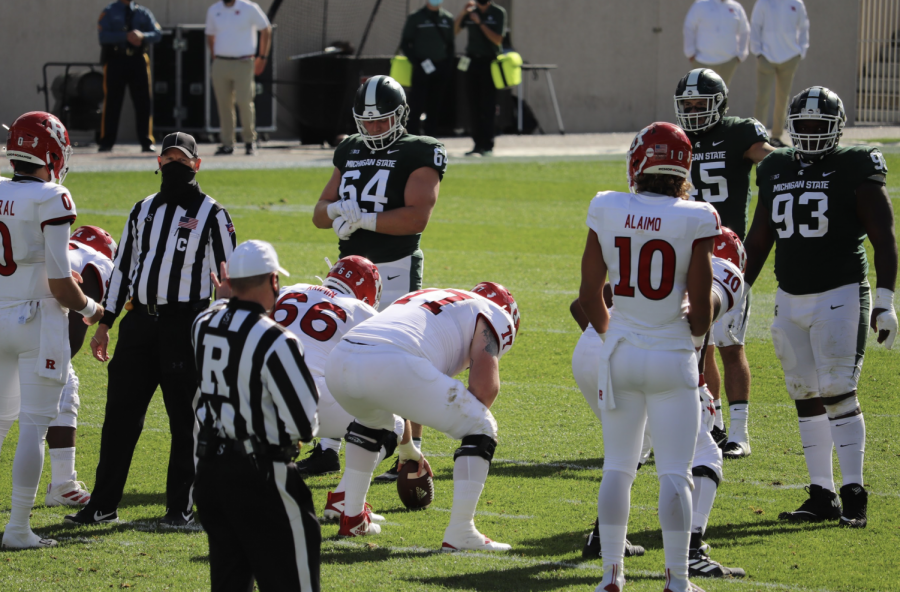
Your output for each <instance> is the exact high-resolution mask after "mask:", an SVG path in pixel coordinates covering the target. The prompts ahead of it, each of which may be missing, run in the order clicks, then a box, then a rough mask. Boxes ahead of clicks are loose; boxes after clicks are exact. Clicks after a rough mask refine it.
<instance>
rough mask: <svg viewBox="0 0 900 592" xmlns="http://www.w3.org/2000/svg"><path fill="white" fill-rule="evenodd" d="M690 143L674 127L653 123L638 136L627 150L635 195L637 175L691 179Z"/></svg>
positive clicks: (673, 125)
mask: <svg viewBox="0 0 900 592" xmlns="http://www.w3.org/2000/svg"><path fill="white" fill-rule="evenodd" d="M692 155H693V152H692V151H691V141H690V140H688V137H687V134H685V133H684V130H682V129H681V128H680V127H678V126H677V125H675V124H673V123H665V122H659V121H658V122H656V123H651V124H650V125H648V126H647V127H645V128H644V129H642V130H641V131H639V132H638V134H637V135H636V136H635V137H634V140H632V142H631V148H629V149H628V187H629V188H630V189H631V190H632V191H634V185H635V179H636V178H637V176H638V175H642V174H643V175H647V174H652V175H676V176H678V177H684V178H685V179H689V178H690V174H691V156H692Z"/></svg>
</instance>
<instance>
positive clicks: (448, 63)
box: [409, 60, 454, 137]
mask: <svg viewBox="0 0 900 592" xmlns="http://www.w3.org/2000/svg"><path fill="white" fill-rule="evenodd" d="M434 67H435V70H434V72H432V73H431V74H426V73H425V70H423V69H422V65H421V64H414V65H413V75H412V89H410V91H411V92H410V96H409V109H410V114H409V127H410V132H411V133H413V134H422V133H423V130H424V134H425V135H426V136H431V137H435V136H436V135H437V131H438V125H439V124H440V119H441V115H442V114H443V110H444V109H443V108H444V99H445V96H446V94H447V86H448V85H449V84H450V77H451V76H453V74H454V70H453V60H444V61H441V62H434ZM422 113H425V114H426V115H427V118H426V119H425V124H424V125H421V122H420V121H419V120H420V119H421V117H422Z"/></svg>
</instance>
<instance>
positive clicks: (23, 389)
mask: <svg viewBox="0 0 900 592" xmlns="http://www.w3.org/2000/svg"><path fill="white" fill-rule="evenodd" d="M71 152H72V148H71V146H70V145H69V136H68V133H67V132H66V128H65V127H64V126H63V124H62V123H61V122H60V121H59V119H57V118H56V117H55V116H53V115H50V114H49V113H43V112H37V111H36V112H31V113H26V114H25V115H22V116H21V117H19V118H18V119H17V120H16V121H15V123H13V125H12V127H11V128H10V129H9V138H8V139H7V143H6V157H7V158H8V159H10V162H11V164H12V166H13V170H14V171H15V176H14V177H13V180H12V181H11V182H4V183H2V184H0V334H2V335H3V337H4V338H3V340H0V376H2V377H3V380H2V381H0V445H2V442H3V439H4V438H5V437H6V434H7V433H8V432H9V429H10V427H11V426H12V424H13V422H14V421H15V420H16V418H18V419H19V442H18V445H17V447H16V458H15V461H14V462H13V475H12V499H11V506H12V510H11V512H10V517H9V523H8V524H7V525H6V529H5V530H4V532H3V543H2V547H3V548H7V549H26V548H43V547H52V546H56V541H54V540H52V539H46V538H42V537H40V536H38V535H37V534H35V533H34V532H32V530H31V526H30V524H29V515H30V513H31V508H32V506H33V505H34V498H35V495H36V494H37V488H38V484H39V482H40V478H41V470H42V469H43V464H44V437H45V435H46V433H47V428H48V426H49V425H50V422H51V421H52V420H53V418H55V417H56V415H57V413H58V411H59V399H60V396H61V394H62V389H63V385H64V384H65V381H66V375H67V370H68V367H69V358H70V353H71V352H70V350H69V340H68V328H69V327H68V320H67V318H66V312H67V311H66V309H72V310H76V311H78V312H80V313H81V314H82V315H83V316H84V317H85V321H87V322H90V323H95V322H97V321H99V320H100V317H101V316H102V314H103V307H102V306H99V305H98V304H97V303H96V302H95V301H94V300H93V299H91V298H88V297H86V296H85V295H84V294H82V292H81V290H80V289H79V288H78V285H77V284H76V282H75V279H74V278H73V277H72V271H71V268H70V267H69V259H68V242H69V226H70V225H71V224H72V222H74V221H75V217H76V213H75V203H74V201H73V200H72V197H71V194H70V193H69V191H68V190H67V189H66V188H65V187H63V186H62V185H60V184H58V183H55V182H54V181H59V182H61V181H62V179H63V178H64V177H65V175H66V172H67V171H68V158H69V155H70V154H71Z"/></svg>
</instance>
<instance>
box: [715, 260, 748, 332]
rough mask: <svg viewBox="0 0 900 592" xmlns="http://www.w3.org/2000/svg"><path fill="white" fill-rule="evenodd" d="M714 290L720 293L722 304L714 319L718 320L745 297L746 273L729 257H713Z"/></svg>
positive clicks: (738, 304)
mask: <svg viewBox="0 0 900 592" xmlns="http://www.w3.org/2000/svg"><path fill="white" fill-rule="evenodd" d="M712 264H713V292H715V293H716V294H718V295H719V301H720V302H721V303H722V306H721V307H720V308H719V314H717V315H716V317H715V318H714V319H713V322H715V321H718V320H719V319H721V318H722V317H724V316H725V315H726V314H728V313H729V312H731V311H732V310H733V309H734V307H735V306H740V303H741V299H742V298H743V297H744V274H742V273H741V270H740V268H738V266H737V265H735V264H734V263H732V262H731V261H729V260H728V259H720V258H719V257H713V259H712Z"/></svg>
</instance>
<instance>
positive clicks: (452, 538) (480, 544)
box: [441, 530, 512, 553]
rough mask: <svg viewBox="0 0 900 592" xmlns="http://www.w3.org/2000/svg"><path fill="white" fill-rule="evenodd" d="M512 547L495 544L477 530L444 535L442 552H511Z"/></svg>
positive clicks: (504, 544)
mask: <svg viewBox="0 0 900 592" xmlns="http://www.w3.org/2000/svg"><path fill="white" fill-rule="evenodd" d="M510 549H512V545H507V544H506V543H495V542H494V541H492V540H491V539H489V538H487V537H486V536H484V535H483V534H481V533H480V532H478V531H477V530H476V531H474V532H466V533H463V534H456V533H449V532H445V533H444V542H443V543H442V544H441V551H442V552H444V553H452V552H454V551H509V550H510Z"/></svg>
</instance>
